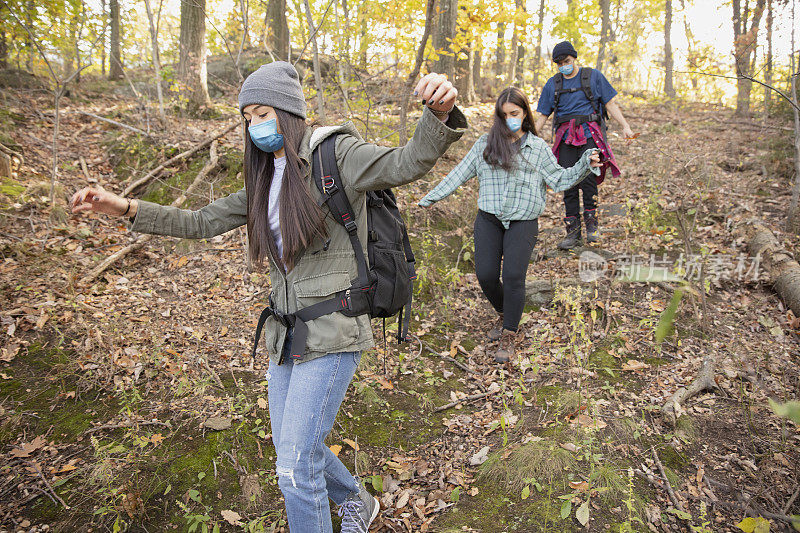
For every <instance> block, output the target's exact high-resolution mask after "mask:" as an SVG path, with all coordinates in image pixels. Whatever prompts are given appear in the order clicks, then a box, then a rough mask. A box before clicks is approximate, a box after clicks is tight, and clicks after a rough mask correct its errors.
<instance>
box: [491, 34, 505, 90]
mask: <svg viewBox="0 0 800 533" xmlns="http://www.w3.org/2000/svg"><path fill="white" fill-rule="evenodd" d="M505 35H506V25H505V24H502V23H499V22H498V23H497V53H496V54H495V60H494V83H492V86H494V88H495V89H497V88H498V85H499V84H500V83H502V81H501V80H502V79H503V72H505V65H506V37H505Z"/></svg>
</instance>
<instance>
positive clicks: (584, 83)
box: [553, 67, 608, 137]
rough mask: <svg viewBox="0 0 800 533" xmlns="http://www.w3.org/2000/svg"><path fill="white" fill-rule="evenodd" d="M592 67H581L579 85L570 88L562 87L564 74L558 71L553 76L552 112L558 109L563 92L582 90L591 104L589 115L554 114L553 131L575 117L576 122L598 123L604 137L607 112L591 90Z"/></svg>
mask: <svg viewBox="0 0 800 533" xmlns="http://www.w3.org/2000/svg"><path fill="white" fill-rule="evenodd" d="M592 70H593V69H592V68H591V67H581V69H580V72H579V74H578V75H579V76H580V77H581V86H580V87H573V88H571V89H564V75H563V74H561V73H560V72H559V73H558V74H556V75H555V76H554V77H553V84H554V89H555V91H554V93H555V101H554V103H553V112H557V111H558V101H559V99H560V98H561V95H562V94H564V93H574V92H578V91H583V94H584V95H586V99H587V100H589V103H590V104H592V110H593V113H592V114H591V115H560V116H559V115H556V116H555V117H554V118H553V131H555V130H557V129H558V127H559V126H560V125H561V124H563V123H564V122H569V121H570V120H573V119H575V122H576V123H577V124H583V123H584V122H597V123H598V124H599V125H600V129H601V131H602V132H603V136H604V137H605V133H606V119H607V118H608V112H607V111H606V106H604V105H603V104H602V103H601V102H600V98H595V97H594V93H593V92H592V84H591V80H592Z"/></svg>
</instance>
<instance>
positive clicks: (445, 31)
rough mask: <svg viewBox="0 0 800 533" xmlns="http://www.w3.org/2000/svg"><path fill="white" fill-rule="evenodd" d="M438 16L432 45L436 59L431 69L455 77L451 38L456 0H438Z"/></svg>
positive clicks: (456, 9)
mask: <svg viewBox="0 0 800 533" xmlns="http://www.w3.org/2000/svg"><path fill="white" fill-rule="evenodd" d="M438 8H439V9H438V17H437V20H436V25H435V27H434V28H433V47H434V49H435V50H436V54H437V55H438V59H437V60H436V61H434V63H433V70H434V71H436V72H438V73H440V74H446V75H447V77H448V78H450V79H451V80H452V79H455V70H456V56H455V52H454V50H453V39H454V38H455V36H456V23H457V22H458V0H439V5H438Z"/></svg>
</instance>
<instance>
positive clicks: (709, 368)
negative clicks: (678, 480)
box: [661, 357, 718, 426]
mask: <svg viewBox="0 0 800 533" xmlns="http://www.w3.org/2000/svg"><path fill="white" fill-rule="evenodd" d="M717 388H718V387H717V382H716V381H714V360H713V359H712V358H711V357H706V358H704V359H703V366H701V367H700V372H699V373H698V374H697V377H696V378H694V381H692V382H691V383H690V384H689V386H688V387H681V388H680V389H678V390H676V391H675V394H673V395H672V396H671V397H670V399H669V400H667V403H665V404H664V406H663V407H662V408H661V414H662V415H664V419H665V420H666V421H667V422H669V423H670V424H671V425H673V426H674V425H675V421H676V419H677V418H678V406H680V404H681V403H682V402H685V401H686V400H688V399H689V398H691V397H692V396H695V395H697V394H699V393H701V392H703V391H705V390H714V389H717Z"/></svg>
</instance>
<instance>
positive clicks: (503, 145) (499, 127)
mask: <svg viewBox="0 0 800 533" xmlns="http://www.w3.org/2000/svg"><path fill="white" fill-rule="evenodd" d="M508 102H511V103H512V104H514V105H517V106H519V107H521V108H522V110H523V111H524V112H525V118H524V119H522V131H526V132H529V133H532V134H533V135H536V126H534V125H533V116H532V115H531V106H530V104H529V103H528V97H527V96H525V93H524V92H522V90H521V89H519V88H517V87H507V88H505V89H503V92H501V93H500V96H498V97H497V102H495V104H494V123H493V124H492V128H491V129H490V130H489V138H488V139H487V140H486V148H485V149H484V150H483V159H484V160H485V161H486V162H487V163H489V164H490V165H492V166H493V167H500V168H502V169H503V170H511V167H512V166H513V164H514V156H515V155H517V152H516V149H515V148H514V141H513V139H514V134H513V133H512V132H511V130H510V129H508V125H507V124H506V119H505V118H503V104H506V103H508Z"/></svg>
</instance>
